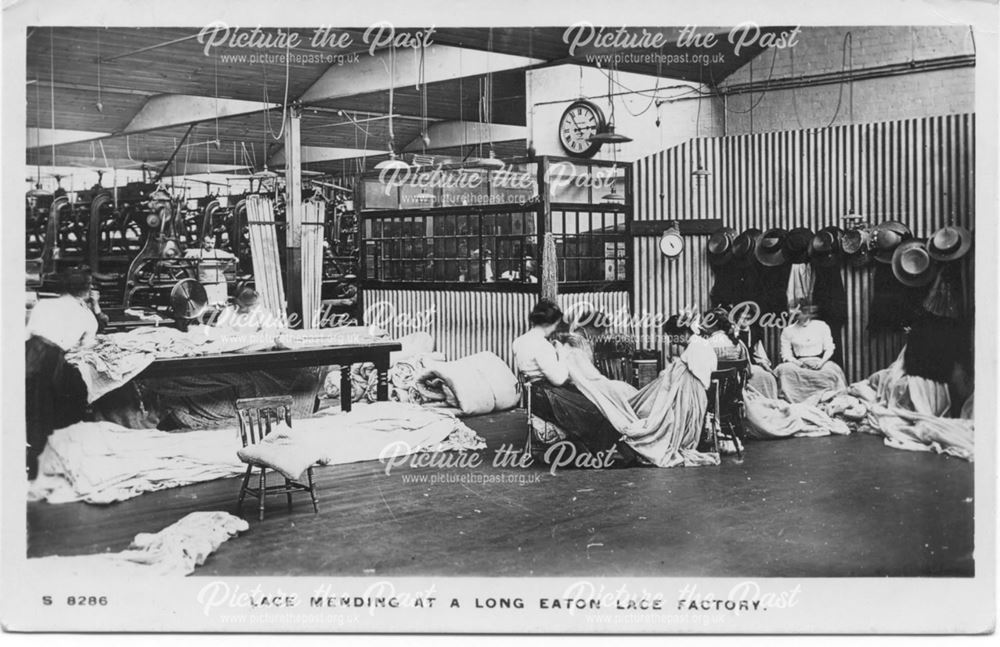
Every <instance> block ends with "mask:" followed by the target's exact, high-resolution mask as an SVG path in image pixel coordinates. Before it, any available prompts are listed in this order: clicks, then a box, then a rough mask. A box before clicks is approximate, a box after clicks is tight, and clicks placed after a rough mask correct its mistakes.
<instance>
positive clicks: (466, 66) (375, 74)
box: [300, 45, 543, 104]
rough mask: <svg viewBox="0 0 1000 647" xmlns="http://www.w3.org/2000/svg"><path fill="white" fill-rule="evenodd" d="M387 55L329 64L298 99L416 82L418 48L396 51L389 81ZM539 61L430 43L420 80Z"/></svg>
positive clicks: (331, 96)
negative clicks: (353, 61) (345, 63)
mask: <svg viewBox="0 0 1000 647" xmlns="http://www.w3.org/2000/svg"><path fill="white" fill-rule="evenodd" d="M389 58H390V52H389V51H387V50H383V51H380V52H378V53H377V54H375V55H374V56H362V57H361V58H360V60H358V61H357V62H356V63H352V64H350V65H332V66H330V67H329V68H328V69H327V70H326V72H324V73H323V76H321V77H320V78H319V79H317V80H316V82H315V83H313V84H312V85H311V86H309V88H308V89H307V90H306V91H305V92H304V93H303V94H302V96H301V97H300V101H302V102H303V103H306V104H309V103H318V102H321V101H328V100H330V99H342V98H345V97H350V96H354V95H358V94H367V93H369V92H384V91H386V90H388V89H389V88H390V86H394V87H396V88H399V87H406V86H413V85H416V83H417V80H418V78H419V76H420V53H419V50H412V51H411V50H407V51H397V52H396V55H395V59H396V60H395V65H394V66H393V67H394V68H395V74H394V75H393V78H392V83H390V79H389V69H390V65H389V63H390V61H389ZM541 62H543V61H542V60H541V59H537V58H528V57H526V56H512V55H509V54H498V53H496V52H492V53H490V52H481V51H477V50H471V49H464V48H461V47H452V46H449V45H430V46H428V47H426V48H424V74H423V76H424V78H423V81H424V83H425V84H427V83H437V82H439V81H450V80H453V79H458V78H464V77H468V76H478V75H481V74H486V73H488V72H501V71H504V70H515V69H521V68H527V67H531V66H533V65H537V64H539V63H541Z"/></svg>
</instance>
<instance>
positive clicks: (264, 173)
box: [250, 164, 278, 180]
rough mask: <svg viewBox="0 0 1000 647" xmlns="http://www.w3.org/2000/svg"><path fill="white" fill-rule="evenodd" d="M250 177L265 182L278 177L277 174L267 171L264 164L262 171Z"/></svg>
mask: <svg viewBox="0 0 1000 647" xmlns="http://www.w3.org/2000/svg"><path fill="white" fill-rule="evenodd" d="M250 177H252V178H253V179H255V180H267V179H271V178H276V177H278V174H277V173H275V172H274V171H272V170H270V169H268V168H267V164H265V165H264V170H262V171H257V172H256V173H254V174H253V175H251V176H250Z"/></svg>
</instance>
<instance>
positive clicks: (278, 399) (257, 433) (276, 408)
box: [236, 395, 292, 447]
mask: <svg viewBox="0 0 1000 647" xmlns="http://www.w3.org/2000/svg"><path fill="white" fill-rule="evenodd" d="M236 414H237V417H238V419H239V423H240V441H241V442H242V443H243V446H244V447H246V446H247V445H252V444H255V443H258V442H260V441H261V439H263V438H264V436H266V435H268V434H269V433H271V430H272V422H273V423H274V424H275V425H277V422H278V421H279V420H283V421H284V423H285V425H286V426H288V427H291V426H292V396H290V395H280V396H265V397H260V398H240V399H239V400H237V401H236Z"/></svg>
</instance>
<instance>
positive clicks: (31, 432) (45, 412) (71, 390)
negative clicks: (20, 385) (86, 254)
mask: <svg viewBox="0 0 1000 647" xmlns="http://www.w3.org/2000/svg"><path fill="white" fill-rule="evenodd" d="M91 296H92V295H91V277H90V274H88V273H87V272H84V271H82V270H73V271H71V272H70V273H69V274H68V275H67V276H66V277H65V280H64V284H63V289H62V294H61V295H60V296H59V297H57V298H55V299H43V300H41V301H39V302H38V303H37V304H36V305H35V307H34V308H33V309H32V311H31V316H30V318H29V319H28V327H27V332H28V339H27V341H26V342H25V345H24V350H25V352H24V364H25V373H26V375H25V385H24V387H25V396H26V403H25V404H26V418H27V429H28V434H27V456H26V461H27V471H28V478H29V479H34V478H35V476H37V474H38V456H39V454H41V453H42V449H44V447H45V443H46V442H47V441H48V438H49V436H50V435H51V434H52V432H53V431H54V430H55V429H57V428H61V427H65V426H68V425H70V424H72V423H74V422H78V421H79V420H80V419H81V418H82V414H83V408H84V406H85V404H84V403H85V402H86V395H85V393H86V389H85V387H84V385H83V382H82V380H81V379H80V376H79V374H78V373H77V372H76V369H74V368H72V367H71V366H69V365H68V364H67V363H66V362H65V356H66V353H67V351H70V350H73V349H74V348H77V347H79V346H82V345H85V344H88V343H90V342H92V341H93V339H94V335H95V334H96V333H97V322H98V320H97V315H96V314H95V312H94V309H93V305H92V304H91V302H92V298H91Z"/></svg>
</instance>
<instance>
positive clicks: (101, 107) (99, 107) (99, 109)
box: [97, 29, 104, 112]
mask: <svg viewBox="0 0 1000 647" xmlns="http://www.w3.org/2000/svg"><path fill="white" fill-rule="evenodd" d="M97 112H104V103H103V102H102V101H101V30H100V29H98V30H97Z"/></svg>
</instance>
